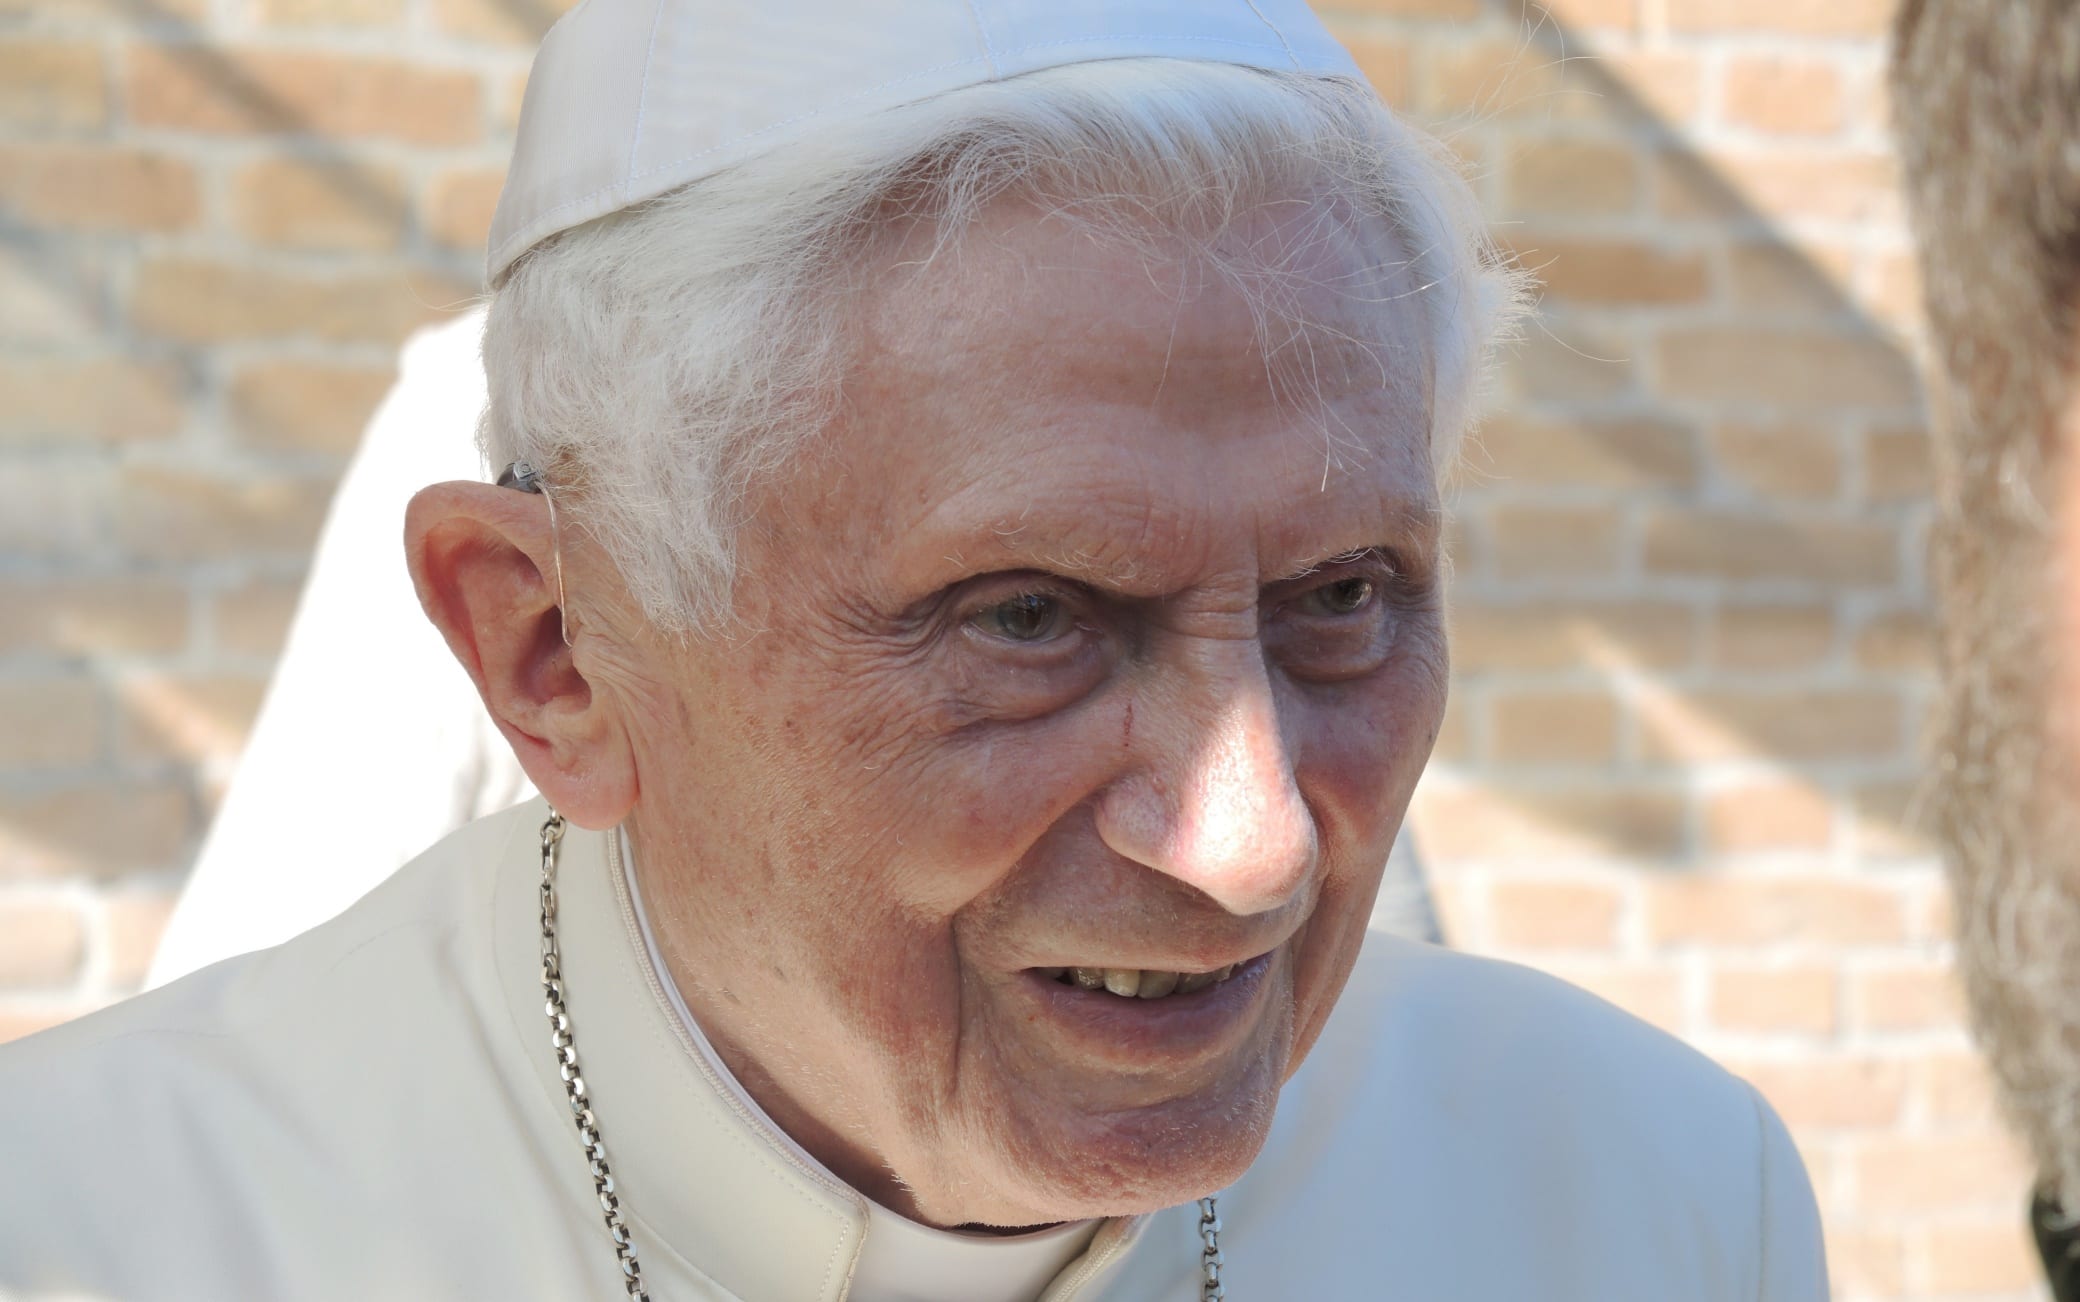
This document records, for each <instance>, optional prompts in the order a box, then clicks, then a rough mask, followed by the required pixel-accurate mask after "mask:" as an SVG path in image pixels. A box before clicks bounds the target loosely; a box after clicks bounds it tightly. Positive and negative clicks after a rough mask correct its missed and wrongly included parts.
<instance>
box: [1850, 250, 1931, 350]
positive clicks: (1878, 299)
mask: <svg viewBox="0 0 2080 1302" xmlns="http://www.w3.org/2000/svg"><path fill="white" fill-rule="evenodd" d="M1873 262H1874V264H1875V265H1874V266H1873V267H1872V270H1871V284H1870V288H1869V290H1868V291H1867V292H1866V293H1865V294H1863V295H1862V297H1861V301H1862V304H1863V306H1864V308H1865V309H1866V310H1867V311H1868V312H1869V313H1870V314H1871V315H1872V316H1875V317H1876V318H1877V319H1878V320H1879V321H1880V322H1881V323H1883V324H1884V325H1886V326H1887V327H1889V328H1890V329H1892V330H1893V331H1894V332H1896V333H1898V334H1902V335H1911V334H1919V333H1920V332H1921V330H1922V329H1923V326H1924V312H1925V308H1926V302H1927V300H1926V299H1925V298H1924V296H1923V287H1922V284H1921V264H1920V263H1919V262H1917V261H1916V260H1915V258H1914V255H1913V254H1911V253H1880V254H1878V255H1876V257H1875V258H1874V259H1873Z"/></svg>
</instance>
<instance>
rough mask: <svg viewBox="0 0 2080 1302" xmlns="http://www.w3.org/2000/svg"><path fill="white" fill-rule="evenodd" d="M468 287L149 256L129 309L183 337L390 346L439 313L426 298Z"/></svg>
mask: <svg viewBox="0 0 2080 1302" xmlns="http://www.w3.org/2000/svg"><path fill="white" fill-rule="evenodd" d="M422 281H423V282H424V283H421V282H422ZM470 294H471V291H470V290H468V289H466V288H464V287H463V286H462V285H460V284H459V283H458V282H453V281H448V282H438V281H435V280H433V279H432V278H428V277H413V276H408V275H406V274H404V273H402V272H390V273H370V274H365V275H358V276H356V275H322V274H302V273H296V272H288V271H271V270H265V269H261V268H256V267H245V266H240V265H237V264H234V263H228V262H209V261H201V260H196V259H189V258H181V257H168V258H149V259H147V260H146V261H145V262H144V264H143V265H142V266H140V267H139V268H138V272H137V283H136V288H135V290H134V292H133V295H132V299H131V317H132V320H133V321H134V322H135V324H136V325H137V327H138V328H139V329H141V330H144V331H147V332H149V333H151V334H154V335H157V336H159V337H162V338H165V339H169V340H174V341H178V342H181V343H193V344H221V343H230V342H234V341H237V340H245V339H256V340H268V341H270V342H272V341H276V340H281V339H289V338H314V339H318V340H322V341H325V342H328V343H377V344H383V345H385V346H391V347H394V346H395V345H396V344H398V343H399V342H400V341H402V340H403V338H404V337H405V336H406V335H407V334H409V333H411V331H412V330H413V328H414V327H416V326H419V325H421V324H424V323H425V322H428V321H431V320H434V319H436V318H438V317H439V316H441V315H442V314H443V309H440V308H437V307H433V306H429V305H431V304H438V303H450V304H460V303H462V302H464V301H465V300H467V299H468V298H469V297H470Z"/></svg>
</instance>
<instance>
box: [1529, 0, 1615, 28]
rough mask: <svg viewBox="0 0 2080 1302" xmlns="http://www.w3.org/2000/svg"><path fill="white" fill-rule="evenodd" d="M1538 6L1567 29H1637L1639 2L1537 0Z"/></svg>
mask: <svg viewBox="0 0 2080 1302" xmlns="http://www.w3.org/2000/svg"><path fill="white" fill-rule="evenodd" d="M1538 7H1539V8H1540V9H1541V10H1544V11H1545V13H1546V15H1547V16H1548V18H1550V19H1552V20H1557V21H1558V22H1559V23H1560V24H1561V25H1562V26H1563V27H1565V28H1568V29H1570V30H1580V29H1581V28H1585V27H1593V28H1602V29H1605V30H1607V31H1611V32H1621V31H1630V30H1632V29H1634V28H1637V27H1638V26H1639V0H1540V3H1539V6H1538Z"/></svg>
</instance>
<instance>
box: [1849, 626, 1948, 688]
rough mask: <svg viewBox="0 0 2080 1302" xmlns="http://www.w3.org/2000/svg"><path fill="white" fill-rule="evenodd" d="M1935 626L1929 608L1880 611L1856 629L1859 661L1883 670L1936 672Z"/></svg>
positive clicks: (1867, 667) (1862, 665) (1886, 671)
mask: <svg viewBox="0 0 2080 1302" xmlns="http://www.w3.org/2000/svg"><path fill="white" fill-rule="evenodd" d="M1935 639H1936V634H1935V629H1934V628H1933V627H1932V626H1931V625H1930V623H1929V616H1928V613H1927V612H1926V611H1919V610H1899V611H1892V612H1890V613H1888V614H1883V615H1878V616H1876V617H1874V618H1873V619H1871V621H1870V622H1869V623H1867V624H1865V625H1864V626H1863V627H1862V628H1861V629H1858V630H1857V633H1856V664H1857V666H1858V667H1859V668H1862V669H1869V670H1874V671H1876V672H1879V673H1912V674H1927V675H1933V674H1934V673H1935V658H1936V657H1935V652H1936V646H1935Z"/></svg>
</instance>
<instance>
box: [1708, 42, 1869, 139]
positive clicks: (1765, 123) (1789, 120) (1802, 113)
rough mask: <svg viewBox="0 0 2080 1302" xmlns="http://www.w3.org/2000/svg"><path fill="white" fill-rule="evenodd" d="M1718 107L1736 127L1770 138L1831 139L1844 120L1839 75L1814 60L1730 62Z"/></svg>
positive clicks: (1745, 60)
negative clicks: (1768, 135)
mask: <svg viewBox="0 0 2080 1302" xmlns="http://www.w3.org/2000/svg"><path fill="white" fill-rule="evenodd" d="M1720 104H1721V107H1722V109H1723V111H1724V113H1725V116H1726V120H1727V121H1728V122H1730V123H1732V124H1734V125H1735V126H1743V127H1752V128H1754V129H1755V130H1757V131H1767V132H1770V133H1772V134H1775V135H1786V136H1827V135H1833V134H1835V133H1837V132H1839V131H1840V130H1841V129H1842V127H1843V125H1844V123H1845V121H1846V119H1847V105H1846V104H1845V102H1844V98H1843V86H1842V75H1841V73H1840V72H1838V71H1836V69H1835V66H1834V65H1833V64H1832V63H1827V62H1823V61H1821V60H1818V59H1790V58H1752V57H1741V58H1734V59H1730V60H1728V61H1727V64H1726V72H1725V81H1724V83H1723V84H1722V85H1721V88H1720Z"/></svg>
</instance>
